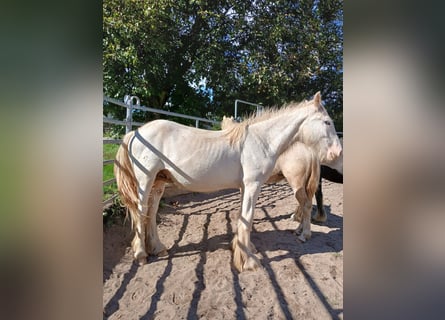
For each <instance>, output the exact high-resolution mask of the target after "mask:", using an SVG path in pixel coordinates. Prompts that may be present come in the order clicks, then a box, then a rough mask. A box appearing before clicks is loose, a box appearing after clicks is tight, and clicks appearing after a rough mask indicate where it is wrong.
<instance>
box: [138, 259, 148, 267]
mask: <svg viewBox="0 0 445 320" xmlns="http://www.w3.org/2000/svg"><path fill="white" fill-rule="evenodd" d="M137 262H138V263H139V265H140V266H143V265H144V264H147V257H140V258H138V259H137Z"/></svg>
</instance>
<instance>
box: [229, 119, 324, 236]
mask: <svg viewBox="0 0 445 320" xmlns="http://www.w3.org/2000/svg"><path fill="white" fill-rule="evenodd" d="M237 125H241V124H240V123H238V122H236V121H235V120H234V119H233V117H230V118H228V117H225V116H224V117H223V120H222V122H221V129H223V130H224V129H229V128H231V127H233V126H237ZM302 142H304V141H302ZM302 142H296V143H294V144H293V145H292V146H290V147H289V148H288V149H287V150H286V151H284V152H283V153H282V154H281V155H280V156H279V157H278V159H277V162H276V163H275V167H274V169H273V170H272V173H271V176H270V177H269V179H268V180H267V181H266V183H276V182H278V181H281V180H283V179H286V181H287V182H288V183H289V185H290V186H291V188H292V190H293V193H294V196H295V198H296V199H297V201H298V204H299V205H297V207H296V210H295V214H293V215H292V218H293V219H294V220H295V221H299V222H301V223H300V225H299V226H298V228H297V230H296V233H297V234H300V235H299V236H298V239H300V240H301V241H302V242H305V241H306V240H307V239H309V238H310V237H311V222H310V219H311V209H312V197H313V196H314V194H315V192H316V190H317V187H318V183H319V179H320V161H319V160H318V157H317V154H316V152H315V150H316V149H318V146H312V148H311V147H309V146H307V145H305V144H304V143H302Z"/></svg>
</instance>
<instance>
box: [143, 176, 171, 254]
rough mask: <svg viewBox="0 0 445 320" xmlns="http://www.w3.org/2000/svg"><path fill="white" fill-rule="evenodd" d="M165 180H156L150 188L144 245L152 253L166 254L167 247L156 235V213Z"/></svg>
mask: <svg viewBox="0 0 445 320" xmlns="http://www.w3.org/2000/svg"><path fill="white" fill-rule="evenodd" d="M164 190H165V182H163V181H159V180H156V181H155V183H154V184H153V187H152V188H151V192H150V197H149V205H148V216H149V221H148V223H147V225H146V232H147V234H146V238H145V246H146V249H147V252H148V253H149V254H152V255H157V256H165V255H167V248H166V247H165V246H164V245H163V244H162V242H161V241H160V239H159V235H158V227H157V224H156V214H157V212H158V208H159V202H160V200H161V198H162V195H163V194H164Z"/></svg>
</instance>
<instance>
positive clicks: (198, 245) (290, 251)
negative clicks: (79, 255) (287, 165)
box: [103, 180, 343, 320]
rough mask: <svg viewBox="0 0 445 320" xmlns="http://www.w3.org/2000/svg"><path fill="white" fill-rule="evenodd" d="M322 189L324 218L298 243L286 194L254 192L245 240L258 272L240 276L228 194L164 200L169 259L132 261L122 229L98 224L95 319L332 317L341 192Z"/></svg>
mask: <svg viewBox="0 0 445 320" xmlns="http://www.w3.org/2000/svg"><path fill="white" fill-rule="evenodd" d="M323 192H324V204H325V209H326V212H327V213H328V221H327V222H326V223H324V224H321V225H316V224H312V226H311V228H312V238H311V239H310V240H308V241H307V242H306V243H301V242H299V241H298V240H297V238H296V235H295V234H293V231H294V230H295V229H296V228H297V226H298V223H297V222H294V221H291V220H290V219H289V218H290V216H291V214H292V213H293V212H294V211H295V207H296V200H295V199H294V198H293V196H292V191H291V189H290V187H289V186H288V185H287V184H286V183H284V182H282V183H277V184H271V185H265V186H263V188H262V191H261V194H260V197H259V199H258V202H257V205H256V209H255V216H254V222H253V230H252V235H251V239H252V242H253V244H254V245H255V246H256V249H257V250H258V253H257V257H258V258H259V259H260V261H261V263H262V266H263V268H262V269H259V270H256V271H245V272H243V273H238V272H237V271H236V270H235V269H234V268H233V266H232V252H231V250H230V248H229V244H230V241H231V239H232V237H233V230H234V226H235V222H234V220H233V218H234V217H235V215H236V213H237V211H238V210H239V206H240V199H239V191H238V190H225V191H220V192H216V193H211V194H197V193H191V194H185V195H180V196H175V197H170V198H165V199H164V202H165V205H164V206H162V208H160V210H159V221H160V222H159V236H160V238H161V241H162V242H163V243H164V244H165V245H166V246H167V248H169V255H168V256H166V257H159V258H158V257H149V260H148V264H146V265H144V266H138V265H137V264H135V263H133V259H132V254H131V250H130V243H131V239H132V236H133V234H132V232H131V230H130V227H129V222H128V221H127V222H125V223H124V222H123V221H118V222H116V223H114V224H113V225H111V226H105V225H104V234H103V236H104V238H103V239H104V249H103V256H104V257H103V258H104V267H103V308H104V319H125V320H127V319H128V320H131V319H212V320H213V319H342V318H343V185H341V184H335V183H331V182H328V181H325V180H323ZM314 201H315V200H314ZM314 207H315V206H314Z"/></svg>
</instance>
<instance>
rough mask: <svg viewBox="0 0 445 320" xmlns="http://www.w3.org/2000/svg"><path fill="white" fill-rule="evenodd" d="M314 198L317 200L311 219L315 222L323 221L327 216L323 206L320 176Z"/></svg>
mask: <svg viewBox="0 0 445 320" xmlns="http://www.w3.org/2000/svg"><path fill="white" fill-rule="evenodd" d="M315 200H316V201H317V213H316V214H315V215H314V216H313V217H312V220H314V221H316V222H325V221H326V220H327V218H328V216H327V215H326V212H325V211H324V206H323V192H322V187H321V177H320V183H319V184H318V188H317V192H315Z"/></svg>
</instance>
